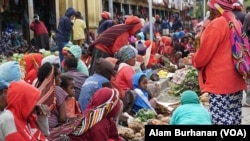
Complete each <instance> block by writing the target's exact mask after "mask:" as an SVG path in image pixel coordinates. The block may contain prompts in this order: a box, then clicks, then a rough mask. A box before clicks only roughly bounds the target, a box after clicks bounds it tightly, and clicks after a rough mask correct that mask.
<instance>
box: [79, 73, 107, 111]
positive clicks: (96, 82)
mask: <svg viewBox="0 0 250 141" xmlns="http://www.w3.org/2000/svg"><path fill="white" fill-rule="evenodd" d="M107 82H109V80H108V79H107V78H105V77H104V76H102V75H99V74H97V73H95V74H93V75H92V76H90V77H88V78H87V79H86V80H85V82H84V84H83V85H82V88H81V93H80V96H79V104H80V108H81V111H84V110H85V109H86V108H87V105H88V104H89V102H90V100H91V99H92V97H93V95H94V93H95V92H96V91H97V90H99V89H100V88H102V87H103V86H102V85H103V84H104V83H107Z"/></svg>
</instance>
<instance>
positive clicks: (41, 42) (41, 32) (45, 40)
mask: <svg viewBox="0 0 250 141" xmlns="http://www.w3.org/2000/svg"><path fill="white" fill-rule="evenodd" d="M30 29H31V30H32V31H34V34H35V40H36V47H38V48H39V49H46V50H49V33H48V30H47V28H46V26H45V25H44V23H43V21H41V20H39V16H38V15H37V14H35V16H34V21H33V22H32V23H31V24H30Z"/></svg>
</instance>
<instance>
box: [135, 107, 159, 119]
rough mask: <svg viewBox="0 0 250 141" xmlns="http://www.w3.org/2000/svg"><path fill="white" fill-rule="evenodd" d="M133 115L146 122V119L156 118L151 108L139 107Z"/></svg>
mask: <svg viewBox="0 0 250 141" xmlns="http://www.w3.org/2000/svg"><path fill="white" fill-rule="evenodd" d="M135 117H136V118H139V119H140V120H141V121H142V122H146V121H147V120H148V119H154V118H156V115H155V113H154V112H153V111H152V110H146V109H140V110H139V111H138V112H137V113H136V115H135Z"/></svg>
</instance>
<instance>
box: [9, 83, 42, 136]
mask: <svg viewBox="0 0 250 141" xmlns="http://www.w3.org/2000/svg"><path fill="white" fill-rule="evenodd" d="M40 95H41V93H40V91H39V90H38V89H36V88H35V87H33V86H31V85H30V84H27V83H26V82H24V81H17V82H16V81H15V82H12V83H10V86H9V88H8V93H7V99H8V106H7V107H6V110H9V111H11V112H12V113H13V116H14V121H15V123H14V124H13V125H14V126H15V127H14V128H16V132H12V133H10V134H7V135H6V138H5V140H6V141H17V140H18V141H37V140H40V141H45V140H46V137H45V136H44V135H43V133H42V132H41V131H40V129H39V127H38V125H37V123H36V116H35V115H33V114H31V113H32V111H33V110H34V107H35V105H36V103H37V101H38V100H39V98H40ZM11 125H12V124H11ZM13 125H12V126H13ZM9 128H10V127H9Z"/></svg>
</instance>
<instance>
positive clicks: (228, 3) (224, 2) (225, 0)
mask: <svg viewBox="0 0 250 141" xmlns="http://www.w3.org/2000/svg"><path fill="white" fill-rule="evenodd" d="M234 2H237V0H209V1H208V2H207V5H208V7H209V8H212V9H216V7H215V5H214V4H215V3H217V4H219V5H220V6H221V8H223V9H224V10H228V11H232V9H233V3H234Z"/></svg>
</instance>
